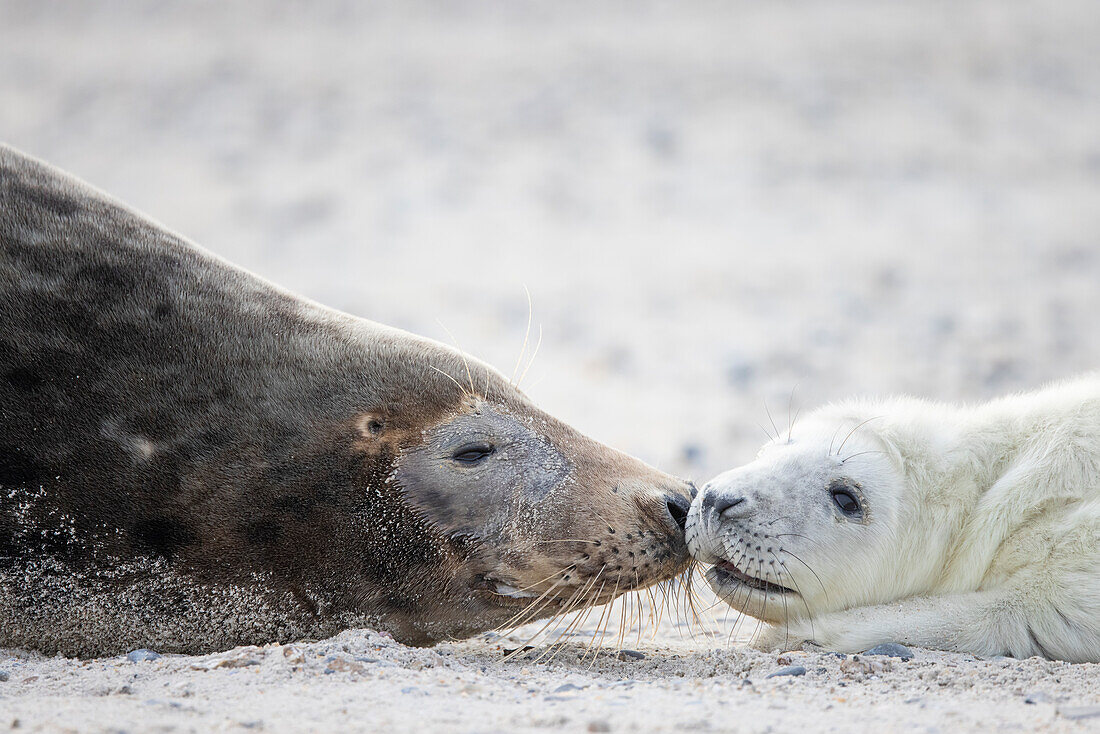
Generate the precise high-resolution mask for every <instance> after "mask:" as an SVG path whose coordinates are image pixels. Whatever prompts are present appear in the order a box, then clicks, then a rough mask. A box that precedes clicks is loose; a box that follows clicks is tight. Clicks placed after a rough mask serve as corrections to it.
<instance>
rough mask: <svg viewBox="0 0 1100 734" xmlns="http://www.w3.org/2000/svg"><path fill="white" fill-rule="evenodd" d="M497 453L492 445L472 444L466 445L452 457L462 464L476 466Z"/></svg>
mask: <svg viewBox="0 0 1100 734" xmlns="http://www.w3.org/2000/svg"><path fill="white" fill-rule="evenodd" d="M494 451H496V449H495V448H493V445H492V444H488V443H470V444H466V445H465V446H463V447H462V448H460V449H459V450H458V451H456V452H455V453H454V455H453V456H451V458H452V459H454V460H455V461H457V462H458V463H460V464H476V463H478V462H479V461H482V460H484V459H485V458H487V457H489V456H491V455H492V453H493V452H494Z"/></svg>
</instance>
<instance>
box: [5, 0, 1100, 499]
mask: <svg viewBox="0 0 1100 734" xmlns="http://www.w3.org/2000/svg"><path fill="white" fill-rule="evenodd" d="M1097 39H1100V4H1098V3H1097V2H1095V0H1062V1H1061V2H1058V3H1038V2H1016V1H1014V0H986V1H981V0H979V1H975V2H956V1H951V2H947V1H944V2H920V3H883V2H880V1H877V0H868V1H866V2H856V1H848V0H838V1H836V2H826V3H810V2H805V3H802V2H784V1H779V0H777V1H774V2H766V3H764V2H726V1H722V2H717V1H716V2H694V1H692V2H688V1H686V0H679V1H677V2H661V3H656V2H640V1H638V0H631V1H630V2H600V3H594V2H591V1H590V0H589V1H586V2H574V1H572V0H555V1H554V2H541V3H536V2H526V1H523V0H501V1H499V2H465V1H461V0H455V1H450V2H420V1H415V0H403V1H402V2H395V3H373V2H357V1H356V2H352V1H350V0H349V1H337V2H329V1H324V2H322V1H320V0H313V1H311V2H308V3H305V2H301V3H285V2H284V3H280V2H263V3H260V2H243V1H236V2H231V3H226V2H222V1H221V0H218V1H216V2H215V1H195V2H187V3H167V2H126V3H117V2H93V1H87V2H79V3H77V2H64V3H63V2H50V1H43V0H0V139H3V140H4V141H6V142H8V143H10V144H12V145H15V146H16V147H18V148H21V149H23V150H25V151H27V152H29V153H31V154H34V155H36V156H39V157H41V158H44V159H46V160H48V161H50V162H52V163H54V164H56V165H58V166H61V167H63V168H65V169H67V170H69V171H72V172H74V173H76V174H77V175H79V176H81V177H82V178H84V179H86V180H88V181H89V182H91V183H93V184H95V185H96V186H99V187H100V188H103V189H105V190H106V191H108V192H110V193H112V194H114V195H115V196H117V197H118V198H120V199H122V200H124V201H126V202H128V203H129V204H131V205H133V206H135V207H136V208H138V209H140V210H143V211H144V212H146V213H148V214H149V215H151V216H153V217H154V218H156V219H158V220H160V221H161V222H163V223H164V224H166V225H167V226H168V227H170V228H172V229H174V230H177V231H179V232H181V233H183V234H185V235H186V236H188V237H190V238H192V239H194V240H195V241H197V242H198V243H200V244H202V245H204V246H205V247H207V248H209V249H211V250H213V251H214V252H216V253H218V254H220V255H222V256H224V257H226V258H228V259H230V260H232V261H235V262H236V263H238V264H240V265H242V266H244V267H246V268H248V269H250V270H252V271H255V272H257V273H259V274H261V275H263V276H265V277H267V278H269V279H271V280H274V281H276V282H278V283H280V284H282V285H284V286H286V287H288V288H291V289H293V290H295V291H298V292H300V293H302V294H304V295H307V296H309V297H311V298H314V299H317V300H319V301H322V302H324V303H326V304H328V305H331V306H334V307H336V308H339V309H343V310H346V311H349V312H351V313H353V314H357V315H360V316H364V317H367V318H371V319H375V320H379V321H383V322H386V323H388V324H391V325H394V326H398V327H401V328H404V329H408V330H410V331H415V332H418V333H421V334H424V335H427V336H431V337H434V338H436V339H439V340H441V341H445V342H451V341H452V337H451V336H450V335H449V334H448V331H449V332H450V333H451V334H453V335H454V339H455V341H457V342H458V344H459V345H460V346H461V348H462V349H464V350H465V351H467V352H469V353H472V354H474V355H476V356H478V357H480V358H482V359H485V360H486V361H488V362H489V363H491V364H493V365H494V366H496V367H497V368H498V369H500V370H501V371H502V372H503V373H505V374H506V375H511V374H512V372H513V369H514V367H515V365H516V362H517V358H518V357H519V355H520V350H521V345H522V343H523V338H524V328H525V325H526V323H527V318H528V302H527V296H526V295H525V291H524V288H525V286H526V288H527V289H529V291H530V293H531V296H532V299H533V304H534V308H533V315H534V329H533V334H532V338H531V342H532V343H531V345H529V347H528V350H527V354H528V356H530V353H531V351H532V348H533V346H534V342H535V340H536V339H537V336H538V331H539V328H540V326H541V330H542V343H541V347H540V348H539V351H538V355H537V358H536V359H535V360H534V362H533V364H532V365H531V367H530V370H529V372H528V373H527V376H526V377H525V379H524V381H523V386H524V388H525V389H526V390H527V391H528V392H529V393H530V394H531V396H532V397H533V398H534V399H535V400H536V401H538V402H539V403H541V404H542V405H543V406H544V407H545V408H547V409H548V410H550V411H551V412H553V413H555V414H557V415H558V416H560V417H561V418H563V419H565V420H567V421H569V422H571V423H573V424H574V425H576V426H578V427H579V428H581V429H582V430H584V431H586V432H588V433H590V434H591V435H593V436H595V437H597V438H599V439H601V440H603V441H606V442H608V443H610V444H613V445H616V446H618V447H621V448H623V449H625V450H627V451H630V452H631V453H634V454H636V455H639V456H641V457H642V458H644V459H646V460H647V461H650V462H652V463H654V464H657V465H659V466H661V467H662V468H664V469H667V470H670V471H674V472H678V473H682V474H686V475H689V476H693V477H695V478H697V479H705V478H707V477H708V476H710V475H712V474H714V473H716V472H718V471H720V470H722V469H724V468H728V467H729V466H732V465H734V464H736V463H740V462H743V461H745V460H747V459H749V458H751V456H752V455H753V453H754V451H755V447H756V446H757V445H758V444H759V443H761V442H762V441H764V440H765V436H764V433H763V432H762V431H761V428H760V426H761V425H770V423H769V419H768V417H767V415H766V411H765V407H764V406H765V401H766V402H767V404H768V406H769V407H770V409H771V413H772V414H773V415H774V416H775V421H776V423H777V424H780V425H785V424H786V421H787V420H788V412H789V410H793V411H797V410H799V409H803V410H807V409H810V408H812V407H814V406H817V405H819V404H821V403H823V402H826V401H829V400H833V399H837V398H840V397H843V396H846V395H849V394H852V393H861V394H877V393H886V392H907V393H913V394H917V395H921V396H926V397H929V398H935V399H947V400H978V399H983V398H987V397H989V396H992V395H996V394H1000V393H1003V392H1006V391H1012V390H1020V389H1028V388H1033V387H1035V386H1038V385H1040V384H1041V383H1043V382H1044V381H1047V380H1051V379H1055V378H1060V377H1065V376H1069V375H1073V374H1075V373H1078V372H1081V371H1084V370H1089V369H1095V368H1097V367H1098V366H1100V42H1098V40H1097ZM524 369H525V367H524V365H523V364H521V365H520V368H519V371H520V372H522V371H523V370H524ZM792 390H793V391H794V396H793V401H792V399H791V394H792ZM789 406H793V408H789Z"/></svg>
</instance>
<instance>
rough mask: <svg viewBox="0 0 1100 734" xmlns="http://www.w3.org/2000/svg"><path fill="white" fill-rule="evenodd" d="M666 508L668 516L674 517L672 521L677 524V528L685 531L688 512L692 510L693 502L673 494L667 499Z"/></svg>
mask: <svg viewBox="0 0 1100 734" xmlns="http://www.w3.org/2000/svg"><path fill="white" fill-rule="evenodd" d="M665 507H666V508H668V514H669V515H670V516H671V517H672V521H673V522H674V523H676V527H678V528H680V530H684V528H686V527H687V519H688V510H690V509H691V502H690V501H689V500H688V498H687V497H681V496H680V495H678V494H671V495H668V496H667V497H665Z"/></svg>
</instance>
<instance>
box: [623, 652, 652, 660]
mask: <svg viewBox="0 0 1100 734" xmlns="http://www.w3.org/2000/svg"><path fill="white" fill-rule="evenodd" d="M616 657H618V658H619V660H645V653H644V652H638V651H637V650H619V654H618V655H617V656H616Z"/></svg>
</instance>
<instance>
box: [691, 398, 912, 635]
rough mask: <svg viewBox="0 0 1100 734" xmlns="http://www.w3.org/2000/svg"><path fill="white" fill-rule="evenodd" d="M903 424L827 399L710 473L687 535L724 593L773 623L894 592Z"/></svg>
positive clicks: (901, 517)
mask: <svg viewBox="0 0 1100 734" xmlns="http://www.w3.org/2000/svg"><path fill="white" fill-rule="evenodd" d="M880 407H881V406H880ZM891 433H892V427H891V426H890V425H889V424H886V423H885V422H884V421H883V420H882V416H879V415H876V414H872V413H869V412H868V411H867V410H865V409H864V408H863V407H862V406H859V405H849V406H838V407H830V408H825V409H823V410H820V411H818V412H816V413H815V414H813V415H811V416H810V417H808V418H806V419H805V420H803V421H801V422H799V423H798V424H796V426H795V427H794V428H793V429H792V430H791V432H790V433H789V434H788V433H783V434H782V435H781V436H780V437H778V438H777V439H775V440H773V441H771V442H769V443H768V444H766V445H765V446H764V447H763V448H762V449H761V450H760V453H759V455H758V456H757V458H756V460H755V461H753V462H752V463H749V464H747V465H745V466H742V467H739V468H736V469H731V470H730V471H727V472H725V473H723V474H720V475H718V476H717V477H715V478H714V479H712V480H711V481H710V482H708V483H707V484H706V485H705V486H704V487H703V488H702V489H701V490H700V492H699V494H698V496H697V497H696V499H695V501H694V502H693V504H692V507H691V511H690V514H689V517H688V523H687V538H688V544H689V547H690V548H691V552H692V554H693V555H694V556H695V557H696V558H697V559H698V560H699V561H701V562H703V563H707V564H713V565H712V566H711V568H709V569H708V570H707V572H706V576H707V580H708V581H709V582H710V584H711V586H712V587H713V588H714V590H715V592H716V593H717V594H718V595H719V596H720V597H721V598H722V599H724V600H725V601H726V602H728V603H729V604H730V605H731V606H733V607H735V608H737V609H738V610H740V611H743V612H744V613H746V614H749V615H751V616H754V617H757V618H759V619H763V620H765V621H767V622H773V623H774V622H782V621H783V620H787V619H797V618H801V617H808V616H816V615H818V614H821V613H824V612H828V611H834V610H837V609H845V608H848V607H852V606H856V605H861V604H868V603H877V602H881V601H884V600H886V599H889V598H894V597H895V596H896V593H895V590H896V588H897V586H898V584H899V583H902V582H903V581H902V580H900V579H897V578H893V576H896V575H897V571H896V569H897V564H898V563H899V562H900V560H899V559H897V558H896V556H897V555H898V553H899V549H900V548H901V547H903V546H902V544H900V543H898V542H897V541H898V538H899V535H900V530H901V526H902V524H903V523H904V522H905V521H906V518H908V517H909V514H910V513H909V512H908V511H907V507H906V503H907V502H908V500H907V499H906V494H907V493H906V491H905V482H906V478H905V476H904V475H903V473H902V471H901V467H902V466H903V463H904V462H903V458H902V457H901V456H900V455H899V454H898V452H897V451H896V450H895V449H894V448H893V446H894V442H893V441H892V440H891V438H890V437H891Z"/></svg>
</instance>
